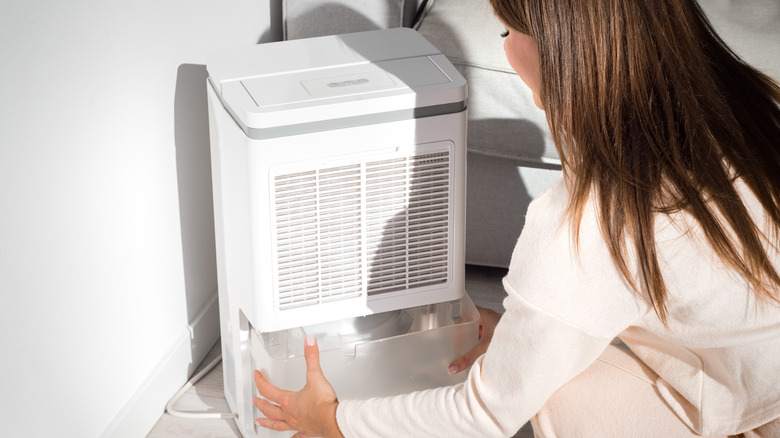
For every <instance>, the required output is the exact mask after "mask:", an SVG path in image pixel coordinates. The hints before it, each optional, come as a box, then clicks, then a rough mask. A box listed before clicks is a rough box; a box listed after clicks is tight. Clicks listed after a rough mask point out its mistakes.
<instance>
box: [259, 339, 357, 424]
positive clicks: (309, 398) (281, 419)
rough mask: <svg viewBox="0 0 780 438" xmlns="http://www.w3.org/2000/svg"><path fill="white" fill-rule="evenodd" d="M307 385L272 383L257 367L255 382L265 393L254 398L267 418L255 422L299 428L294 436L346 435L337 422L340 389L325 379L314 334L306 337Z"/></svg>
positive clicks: (260, 391) (262, 392)
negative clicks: (295, 386) (289, 386)
mask: <svg viewBox="0 0 780 438" xmlns="http://www.w3.org/2000/svg"><path fill="white" fill-rule="evenodd" d="M304 356H305V357H306V385H304V387H303V389H301V390H300V391H298V392H293V391H285V390H282V389H279V388H277V387H276V386H274V385H272V384H270V383H268V381H267V380H265V378H264V377H263V375H262V374H261V373H260V371H257V370H255V385H256V386H257V390H258V392H259V393H260V395H261V396H263V397H265V398H266V399H267V400H264V399H261V398H257V397H255V398H254V399H253V400H252V402H253V403H254V404H255V406H257V409H259V410H260V412H262V413H263V415H265V417H266V418H258V419H257V420H255V423H256V424H257V425H259V426H263V427H266V428H268V429H273V430H278V431H285V430H294V431H297V432H298V433H296V434H295V435H294V438H307V437H315V436H316V437H323V438H343V436H344V435H342V433H341V431H340V430H339V427H338V424H337V422H336V408H337V407H338V405H339V401H338V398H336V392H335V391H333V387H332V386H331V385H330V383H328V381H327V380H326V379H325V376H324V375H323V374H322V368H320V351H319V349H318V348H317V341H316V339H315V338H314V336H311V335H309V336H308V337H307V338H306V345H305V346H304Z"/></svg>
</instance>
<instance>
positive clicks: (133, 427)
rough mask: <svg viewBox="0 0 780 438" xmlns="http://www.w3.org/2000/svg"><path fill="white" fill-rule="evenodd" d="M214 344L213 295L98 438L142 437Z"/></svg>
mask: <svg viewBox="0 0 780 438" xmlns="http://www.w3.org/2000/svg"><path fill="white" fill-rule="evenodd" d="M218 340H219V306H218V300H217V293H216V292H214V294H213V296H212V297H211V298H210V299H209V300H208V302H207V303H206V304H205V305H204V306H203V308H202V309H201V310H200V312H198V314H197V315H196V316H195V317H194V318H193V320H192V321H191V322H190V324H189V325H188V326H187V327H186V329H185V330H184V331H183V333H182V335H181V336H180V337H179V340H177V341H176V342H175V343H174V345H173V346H172V347H171V349H170V350H169V352H168V354H166V355H165V356H164V357H163V358H162V359H161V360H160V362H159V364H158V365H157V367H155V369H154V370H153V371H152V372H151V373H150V374H149V376H148V377H147V378H146V380H145V381H144V383H143V384H142V385H141V386H140V387H139V388H138V390H137V391H136V392H135V394H133V396H132V397H131V398H130V400H129V401H128V402H127V404H125V406H124V407H123V408H122V410H121V411H120V412H119V414H118V415H117V416H116V417H115V418H114V420H113V421H112V422H111V424H109V426H108V428H106V430H105V432H103V434H102V435H101V438H138V437H143V436H146V435H147V434H148V433H149V431H150V430H152V428H153V427H154V425H155V424H156V423H157V421H158V420H159V419H160V416H161V415H162V414H163V413H164V412H165V405H166V404H167V403H168V400H170V398H171V397H172V396H173V395H174V394H175V393H176V391H178V390H179V388H181V387H182V386H183V385H184V384H185V383H186V381H187V378H188V377H186V376H190V375H192V373H193V372H194V371H195V368H196V367H197V366H198V364H200V362H201V361H202V360H203V358H204V357H206V354H207V353H208V352H209V351H210V350H211V348H212V347H213V346H214V344H216V342H217V341H218Z"/></svg>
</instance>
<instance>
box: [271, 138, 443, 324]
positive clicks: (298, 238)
mask: <svg viewBox="0 0 780 438" xmlns="http://www.w3.org/2000/svg"><path fill="white" fill-rule="evenodd" d="M449 208H450V156H449V152H447V151H445V152H439V153H432V154H424V155H416V156H409V157H400V158H393V159H387V160H380V161H368V162H360V163H356V164H351V165H345V166H338V167H330V168H320V169H315V170H310V171H299V172H295V173H290V174H283V175H278V176H276V177H275V178H274V210H275V213H274V214H275V231H276V271H277V276H276V278H277V280H276V281H277V294H278V305H279V309H280V310H286V309H292V308H297V307H304V306H314V305H318V304H321V303H325V302H330V301H336V300H341V299H347V298H354V297H358V296H360V295H362V294H363V293H367V294H368V295H374V294H380V293H387V292H392V291H397V290H405V289H413V288H417V287H424V286H429V285H433V284H439V283H445V282H446V281H447V278H448V275H449V247H448V236H449V222H450V214H449V212H450V211H449Z"/></svg>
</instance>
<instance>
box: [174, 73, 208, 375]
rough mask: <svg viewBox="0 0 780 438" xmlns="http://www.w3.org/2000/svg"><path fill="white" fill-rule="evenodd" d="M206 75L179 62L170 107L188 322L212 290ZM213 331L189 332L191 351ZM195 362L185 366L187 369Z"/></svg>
mask: <svg viewBox="0 0 780 438" xmlns="http://www.w3.org/2000/svg"><path fill="white" fill-rule="evenodd" d="M207 76H208V74H207V72H206V66H205V65H194V64H182V65H180V66H179V69H178V72H177V76H176V92H175V98H174V111H173V113H174V135H175V144H176V173H177V179H178V189H179V220H180V222H181V241H182V259H183V263H184V266H183V270H184V285H185V293H186V301H187V321H188V322H189V323H190V324H193V323H194V322H196V321H195V320H196V319H197V318H198V317H199V315H198V314H199V312H201V311H202V310H205V309H204V306H205V305H206V303H207V302H208V301H209V299H211V298H212V297H214V296H215V292H216V290H217V261H216V247H215V232H214V207H213V194H212V186H211V152H210V146H209V127H208V106H207V101H206V78H207ZM198 327H199V326H194V328H196V329H197V328H198ZM205 328H206V327H204V329H205ZM217 336H218V333H205V332H204V333H192V339H191V349H192V352H193V353H194V354H195V353H196V352H204V351H208V349H209V348H210V347H211V346H212V345H213V343H214V342H216V340H217ZM201 344H203V345H201ZM206 344H208V345H206ZM196 365H197V364H191V365H190V370H189V371H190V373H191V372H192V371H194V367H195V366H196Z"/></svg>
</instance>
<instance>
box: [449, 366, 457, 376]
mask: <svg viewBox="0 0 780 438" xmlns="http://www.w3.org/2000/svg"><path fill="white" fill-rule="evenodd" d="M458 371H460V369H458V366H457V365H450V367H449V368H447V372H448V373H450V375H453V374H456V373H457V372H458Z"/></svg>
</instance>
